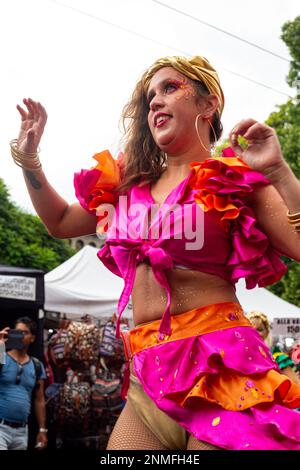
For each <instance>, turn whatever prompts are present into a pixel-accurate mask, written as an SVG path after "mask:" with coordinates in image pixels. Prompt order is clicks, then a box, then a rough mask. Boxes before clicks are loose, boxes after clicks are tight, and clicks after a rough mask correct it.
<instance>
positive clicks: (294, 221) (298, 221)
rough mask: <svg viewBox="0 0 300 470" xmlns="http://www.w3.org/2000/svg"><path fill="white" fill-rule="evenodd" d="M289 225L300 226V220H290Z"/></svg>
mask: <svg viewBox="0 0 300 470" xmlns="http://www.w3.org/2000/svg"><path fill="white" fill-rule="evenodd" d="M288 223H289V224H291V225H298V224H300V218H299V219H295V220H288Z"/></svg>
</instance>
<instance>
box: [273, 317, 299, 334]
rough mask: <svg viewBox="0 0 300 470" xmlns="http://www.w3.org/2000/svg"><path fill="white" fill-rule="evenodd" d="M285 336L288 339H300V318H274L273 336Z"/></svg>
mask: <svg viewBox="0 0 300 470" xmlns="http://www.w3.org/2000/svg"><path fill="white" fill-rule="evenodd" d="M277 335H283V336H288V337H295V336H299V337H300V317H299V318H274V320H273V324H272V336H277Z"/></svg>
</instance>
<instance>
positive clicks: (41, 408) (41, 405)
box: [34, 380, 48, 448]
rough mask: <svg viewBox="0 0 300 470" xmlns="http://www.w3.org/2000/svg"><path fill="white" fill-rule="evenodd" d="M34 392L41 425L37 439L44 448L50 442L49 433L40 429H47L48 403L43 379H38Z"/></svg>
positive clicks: (36, 411)
mask: <svg viewBox="0 0 300 470" xmlns="http://www.w3.org/2000/svg"><path fill="white" fill-rule="evenodd" d="M34 393H35V397H34V411H35V416H36V420H37V422H38V427H39V432H38V435H37V439H36V440H37V443H39V444H40V446H41V447H42V448H43V447H46V446H47V443H48V439H47V433H46V432H44V431H40V429H46V403H45V395H44V381H43V380H39V381H38V387H37V389H36V390H35V392H34Z"/></svg>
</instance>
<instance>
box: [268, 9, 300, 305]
mask: <svg viewBox="0 0 300 470" xmlns="http://www.w3.org/2000/svg"><path fill="white" fill-rule="evenodd" d="M281 38H282V39H283V41H284V42H285V43H286V45H287V46H288V48H289V51H290V54H291V57H292V61H291V64H290V72H289V75H288V77H287V82H288V84H289V85H290V86H291V87H294V88H295V89H296V94H297V97H296V99H295V100H291V99H290V100H288V101H287V102H286V103H284V104H283V105H281V106H277V111H275V112H273V113H271V114H270V116H269V118H268V119H267V121H266V123H267V124H268V125H269V126H271V127H273V128H274V129H275V130H276V133H277V135H278V138H279V141H280V144H281V148H282V151H283V155H284V158H285V159H286V161H287V162H288V163H289V165H290V167H291V168H292V170H293V172H294V173H295V175H296V176H297V178H298V179H300V16H298V17H297V18H296V19H295V20H294V21H289V22H287V23H285V24H284V25H283V27H282V36H281ZM283 260H284V262H285V264H286V265H287V267H288V272H287V274H286V275H285V276H283V278H282V279H281V280H280V281H279V282H277V283H276V284H274V285H273V286H270V287H269V290H270V291H271V292H273V293H274V294H276V295H278V296H279V297H281V298H282V299H284V300H287V301H288V302H291V303H293V304H295V305H298V306H299V307H300V265H299V263H297V262H296V261H293V260H291V259H289V258H284V259H283Z"/></svg>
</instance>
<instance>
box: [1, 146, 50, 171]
mask: <svg viewBox="0 0 300 470" xmlns="http://www.w3.org/2000/svg"><path fill="white" fill-rule="evenodd" d="M9 144H10V150H11V156H12V158H13V160H14V162H15V164H16V165H17V166H19V167H20V168H23V169H24V170H30V171H37V170H39V169H40V168H41V167H42V164H41V162H40V159H39V154H38V152H36V153H26V152H23V151H22V150H19V149H18V148H17V145H18V141H17V139H14V140H12V141H11V142H10V143H9Z"/></svg>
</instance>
